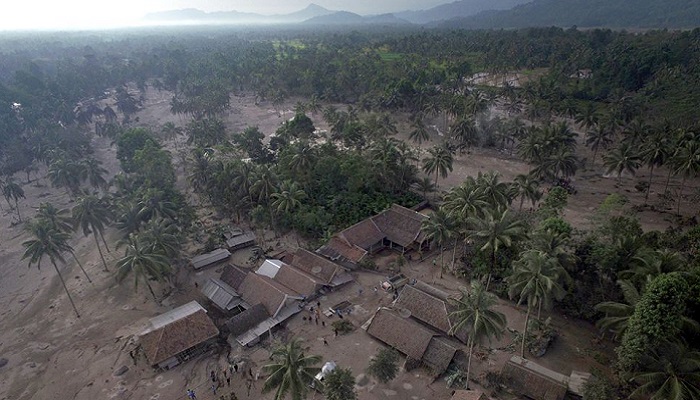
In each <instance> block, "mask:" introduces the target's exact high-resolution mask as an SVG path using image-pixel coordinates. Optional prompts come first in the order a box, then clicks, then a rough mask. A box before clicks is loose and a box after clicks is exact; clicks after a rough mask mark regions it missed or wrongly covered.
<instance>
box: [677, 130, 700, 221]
mask: <svg viewBox="0 0 700 400" xmlns="http://www.w3.org/2000/svg"><path fill="white" fill-rule="evenodd" d="M672 164H673V171H674V173H675V174H680V175H683V182H681V188H680V193H679V194H678V211H677V215H681V200H683V189H684V188H685V181H686V180H687V179H688V178H695V177H696V176H698V173H700V141H697V140H691V141H688V142H687V143H686V144H685V146H683V147H681V148H679V149H678V150H677V151H676V154H675V155H674V156H673V160H672Z"/></svg>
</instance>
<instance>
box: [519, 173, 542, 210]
mask: <svg viewBox="0 0 700 400" xmlns="http://www.w3.org/2000/svg"><path fill="white" fill-rule="evenodd" d="M539 186H540V182H539V181H538V180H537V179H535V178H534V177H533V176H532V175H530V174H527V175H525V174H520V175H518V176H516V177H515V179H514V180H513V190H514V192H515V194H516V195H515V197H520V207H519V208H518V211H522V210H523V203H525V200H529V201H530V202H531V203H532V206H533V207H534V206H535V204H536V203H537V201H538V200H539V199H540V198H542V192H541V191H540V190H539Z"/></svg>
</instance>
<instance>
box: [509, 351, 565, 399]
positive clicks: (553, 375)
mask: <svg viewBox="0 0 700 400" xmlns="http://www.w3.org/2000/svg"><path fill="white" fill-rule="evenodd" d="M501 376H502V377H503V380H504V381H505V382H507V385H508V387H510V388H511V389H512V390H513V391H515V392H516V393H518V394H520V395H522V396H526V397H528V398H531V399H538V400H563V399H564V397H565V396H566V392H567V388H568V381H569V377H568V376H566V375H562V374H560V373H558V372H555V371H552V370H550V369H547V368H545V367H543V366H541V365H539V364H537V363H534V362H532V361H529V360H526V359H524V358H522V357H519V356H513V357H511V358H510V360H509V361H508V362H507V363H506V365H504V366H503V371H502V372H501Z"/></svg>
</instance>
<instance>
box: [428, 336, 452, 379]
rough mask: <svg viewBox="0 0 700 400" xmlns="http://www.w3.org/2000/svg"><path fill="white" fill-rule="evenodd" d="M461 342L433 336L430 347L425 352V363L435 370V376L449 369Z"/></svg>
mask: <svg viewBox="0 0 700 400" xmlns="http://www.w3.org/2000/svg"><path fill="white" fill-rule="evenodd" d="M459 347H460V346H459V344H458V343H455V342H454V341H451V340H449V339H448V338H445V337H440V336H433V338H432V339H431V340H430V344H428V348H427V349H426V350H425V354H423V359H422V361H423V363H424V364H425V365H426V366H428V368H430V369H431V370H432V371H433V374H434V375H435V376H439V375H442V374H443V373H444V372H445V371H447V367H449V366H450V362H452V359H453V358H454V356H455V353H456V352H457V349H458V348H459Z"/></svg>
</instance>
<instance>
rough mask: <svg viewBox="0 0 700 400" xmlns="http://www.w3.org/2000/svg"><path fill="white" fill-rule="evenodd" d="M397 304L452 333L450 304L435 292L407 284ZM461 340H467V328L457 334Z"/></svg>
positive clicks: (441, 329)
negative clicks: (428, 291) (436, 295)
mask: <svg viewBox="0 0 700 400" xmlns="http://www.w3.org/2000/svg"><path fill="white" fill-rule="evenodd" d="M396 306H397V307H401V308H405V309H407V310H408V311H410V312H411V316H412V317H413V318H415V319H417V320H419V321H422V322H424V323H426V324H428V325H430V326H431V327H433V328H435V329H437V330H439V331H440V332H442V333H445V334H452V332H450V330H451V329H452V322H451V321H450V317H449V315H450V312H451V307H450V305H449V304H448V303H447V302H446V301H445V300H443V299H441V298H438V297H435V296H434V295H433V294H430V293H427V292H425V291H423V290H419V289H418V288H417V287H415V286H411V285H406V286H404V287H403V289H401V294H400V295H399V298H398V299H397V300H396ZM454 336H455V337H457V338H458V339H459V340H461V341H463V342H466V341H467V329H466V328H464V329H459V330H458V331H457V332H456V333H455V334H454Z"/></svg>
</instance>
